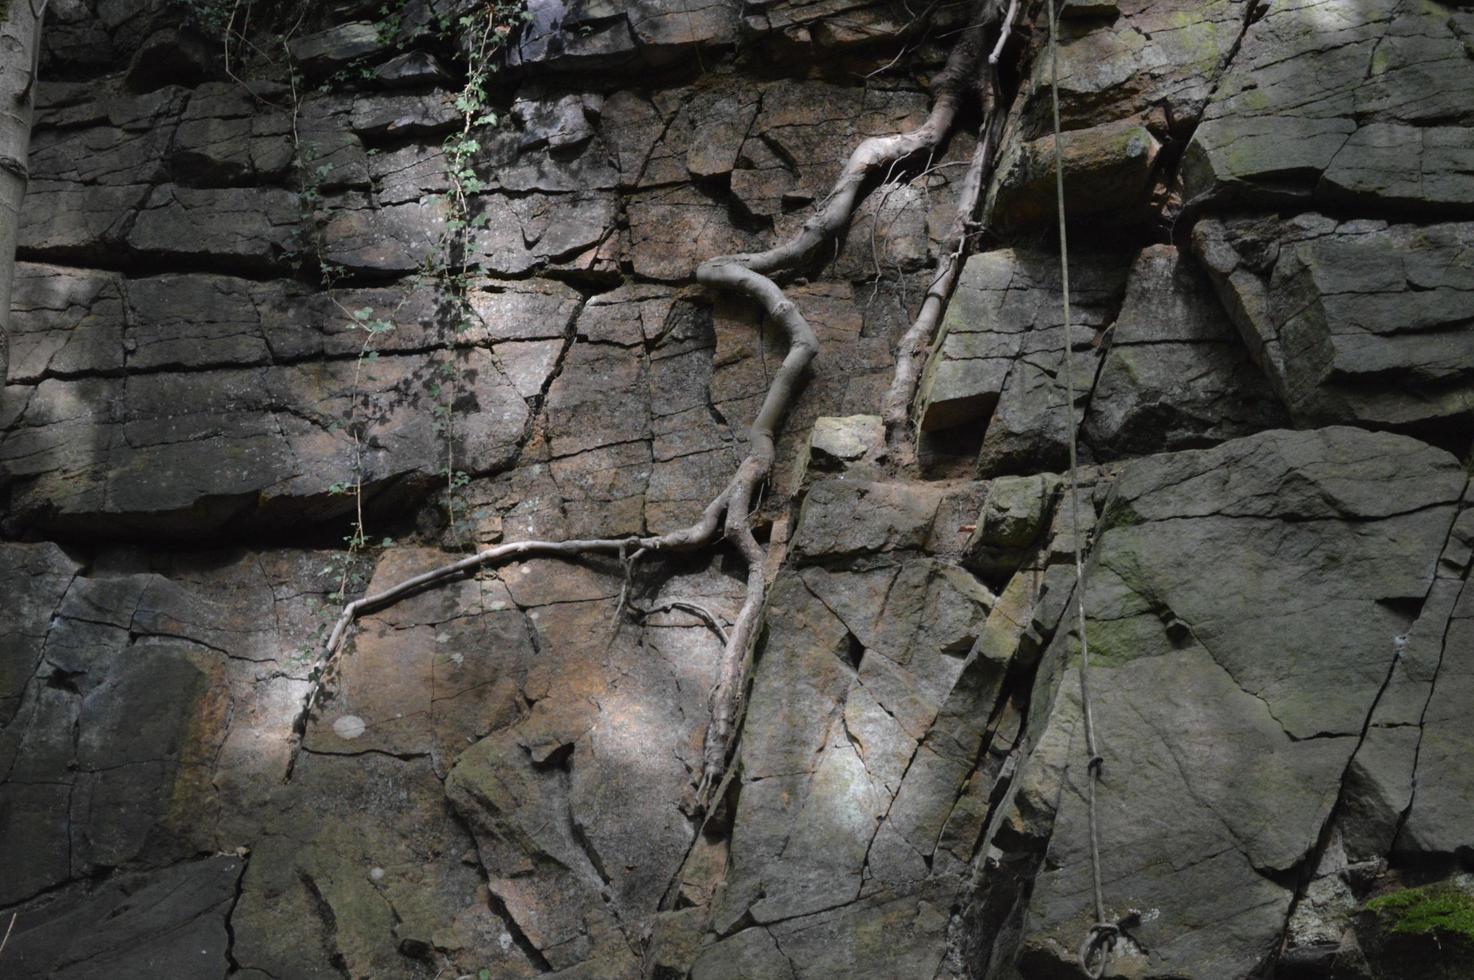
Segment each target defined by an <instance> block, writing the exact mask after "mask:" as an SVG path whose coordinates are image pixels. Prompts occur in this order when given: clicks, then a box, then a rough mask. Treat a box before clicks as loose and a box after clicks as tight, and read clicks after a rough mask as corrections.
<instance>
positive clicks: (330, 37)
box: [287, 20, 386, 75]
mask: <svg viewBox="0 0 1474 980" xmlns="http://www.w3.org/2000/svg"><path fill="white" fill-rule="evenodd" d="M385 41H386V38H385V37H384V36H383V31H382V30H381V29H380V28H379V25H377V24H375V23H372V22H370V21H365V20H361V21H353V22H351V23H347V24H338V25H337V26H335V27H331V28H329V29H328V30H326V31H321V32H319V33H317V34H309V35H307V36H306V37H299V38H295V39H293V40H291V41H289V42H287V46H288V47H289V48H290V49H291V52H292V59H293V60H294V61H295V62H296V63H297V64H298V65H301V66H302V69H303V70H304V71H306V72H309V73H312V74H317V75H326V74H329V73H331V72H334V71H336V70H338V69H339V68H342V67H343V66H344V65H347V64H349V63H351V62H354V61H357V60H358V59H360V58H367V57H371V56H373V55H375V54H378V53H379V52H380V51H382V50H384V48H385V46H386V45H385Z"/></svg>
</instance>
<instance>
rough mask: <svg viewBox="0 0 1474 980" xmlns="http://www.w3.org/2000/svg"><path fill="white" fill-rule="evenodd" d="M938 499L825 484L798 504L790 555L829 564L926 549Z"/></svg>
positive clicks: (886, 487) (872, 486)
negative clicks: (868, 555)
mask: <svg viewBox="0 0 1474 980" xmlns="http://www.w3.org/2000/svg"><path fill="white" fill-rule="evenodd" d="M939 496H940V495H939V494H938V493H937V492H936V491H929V492H928V491H925V490H923V491H922V492H919V493H918V492H917V491H916V489H915V488H911V487H905V486H901V485H898V484H894V483H858V482H856V483H851V482H847V481H842V480H825V481H823V482H821V483H817V484H815V485H814V487H813V488H812V489H811V490H810V491H809V494H808V496H807V497H806V498H805V500H804V508H803V510H802V512H801V513H800V515H799V521H798V530H797V532H796V533H795V535H794V540H793V547H794V552H795V554H797V555H799V556H801V557H804V558H809V559H818V560H826V559H834V558H843V557H849V556H854V555H861V554H866V553H869V552H875V551H890V550H892V549H915V548H920V547H921V546H922V545H923V544H925V543H926V539H927V534H928V532H929V531H930V530H931V523H932V519H933V517H935V515H936V511H937V502H938V497H939Z"/></svg>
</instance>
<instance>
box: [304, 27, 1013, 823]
mask: <svg viewBox="0 0 1474 980" xmlns="http://www.w3.org/2000/svg"><path fill="white" fill-rule="evenodd" d="M1011 9H1012V8H1010V11H1011ZM1011 20H1012V15H1011V12H1010V14H1008V15H1004V14H1003V12H1002V2H1001V0H978V5H977V10H976V12H975V13H974V15H973V17H972V19H971V21H970V22H969V23H968V25H967V27H966V28H964V29H963V31H962V32H961V33H960V36H959V38H958V41H957V44H956V46H955V47H954V48H953V50H952V52H951V54H950V56H949V58H948V60H947V64H946V66H945V68H944V69H943V70H942V72H941V73H940V74H939V75H938V76H937V78H936V79H935V82H934V84H933V93H934V101H933V104H932V109H931V112H930V114H929V115H928V117H927V119H926V121H925V122H924V123H923V124H922V125H921V126H920V127H918V128H917V129H915V130H913V131H911V132H909V133H898V134H895V135H891V136H885V137H874V138H871V139H867V140H865V141H864V142H863V143H861V144H860V145H859V147H857V148H856V149H855V151H854V152H853V154H851V156H850V159H849V162H848V163H847V164H846V165H845V168H844V170H843V172H842V173H841V175H840V177H839V179H838V181H836V183H835V185H834V188H833V189H832V190H831V191H830V193H829V196H828V197H827V198H826V199H825V201H824V203H823V205H822V206H821V208H820V209H819V210H818V211H817V212H816V213H815V214H814V215H813V216H812V217H811V218H810V219H809V220H808V221H807V222H806V223H805V224H804V226H803V227H802V228H801V229H800V230H799V232H798V234H797V235H795V236H794V237H793V238H792V239H790V240H788V241H787V242H784V243H783V244H781V245H778V246H776V247H774V248H772V249H769V250H768V251H765V252H758V253H751V254H744V255H724V256H718V257H716V258H712V259H709V260H707V261H706V262H703V263H702V264H701V266H700V267H699V268H698V269H697V270H696V279H697V281H698V282H699V283H700V284H701V285H703V286H705V287H707V288H708V289H711V290H715V291H720V292H726V293H731V294H734V295H736V296H739V297H742V298H744V299H747V300H749V301H751V302H752V303H754V304H755V305H756V306H757V307H758V308H759V310H761V312H762V314H763V316H764V317H766V318H767V319H769V320H771V321H773V322H774V323H776V324H777V325H778V327H779V328H780V330H781V331H782V332H783V335H784V337H785V338H786V339H787V341H788V352H787V354H786V355H785V356H784V359H783V363H782V365H781V367H780V368H779V369H778V371H777V372H776V373H775V374H774V376H773V380H772V383H771V384H770V385H769V387H768V391H767V395H766V397H765V398H764V399H763V403H762V406H761V408H760V409H759V410H758V413H757V416H756V418H754V419H753V422H752V425H751V428H750V429H749V431H748V441H747V455H746V457H744V458H743V460H742V461H741V462H740V463H739V464H738V466H737V470H736V472H735V473H734V474H733V476H732V478H731V480H730V481H729V482H728V483H727V485H726V486H725V487H724V488H723V489H722V490H721V492H720V493H718V494H717V495H716V497H715V498H714V499H713V500H712V501H711V502H710V503H709V504H708V505H707V507H706V510H705V511H704V512H703V513H702V515H701V517H700V518H699V519H698V520H697V521H696V522H695V523H694V524H691V525H690V526H689V527H685V528H681V529H679V530H676V531H671V532H669V533H666V534H660V535H649V536H634V537H621V538H593V539H585V540H573V541H520V542H513V543H508V544H501V545H497V546H495V547H492V548H488V549H486V550H484V551H481V552H479V553H477V554H474V555H468V556H467V557H465V558H462V559H460V560H459V561H455V562H452V563H450V564H447V565H444V566H442V567H440V568H436V569H433V570H431V571H428V572H424V573H422V574H419V575H416V576H413V577H412V578H409V579H406V580H405V581H403V582H400V583H399V584H397V585H394V586H392V587H390V588H387V589H384V590H383V591H381V592H376V593H374V594H372V595H366V596H364V597H362V598H360V599H357V600H355V601H353V602H350V603H348V604H347V605H346V606H345V607H344V608H343V611H342V613H341V615H340V616H339V617H338V621H337V623H336V625H334V627H333V630H332V632H331V633H330V634H329V636H328V640H327V644H326V647H325V648H324V650H323V657H322V661H321V668H320V670H319V674H320V675H321V674H325V673H326V668H327V667H329V666H330V665H331V663H332V661H333V658H335V657H336V656H337V655H338V653H339V651H340V649H341V648H342V645H343V643H344V641H345V639H346V638H347V636H348V633H349V630H350V629H351V627H352V625H353V623H354V621H355V620H356V619H357V618H358V617H359V616H361V615H364V614H365V613H369V612H373V611H375V610H378V609H383V608H384V607H386V606H389V605H392V604H393V603H395V602H396V601H398V600H399V599H402V598H404V597H406V596H408V595H411V594H413V593H416V592H419V591H422V590H424V589H426V588H429V587H431V586H434V585H436V584H437V583H440V582H443V581H445V580H447V579H451V578H455V577H458V576H461V575H465V574H467V573H470V572H473V571H474V570H476V569H477V568H480V567H483V566H487V565H495V564H498V563H500V562H503V561H508V560H513V559H524V558H534V557H543V558H577V557H581V556H585V555H595V554H600V555H609V556H613V557H616V558H617V559H618V560H619V561H620V563H621V564H622V565H623V566H624V569H625V576H626V581H625V587H624V589H623V590H622V591H621V596H620V601H619V607H618V608H619V617H620V618H622V617H623V616H624V615H625V614H626V613H630V614H634V615H637V616H640V617H641V618H643V617H644V616H647V615H649V614H651V613H654V612H660V611H667V610H671V609H679V610H682V611H685V612H688V613H691V614H693V615H695V616H697V617H699V618H700V619H702V620H703V621H704V622H705V623H706V624H707V625H708V626H709V627H710V628H711V629H712V630H713V632H714V633H715V634H716V635H717V636H718V637H719V638H720V639H721V641H722V644H723V652H722V657H721V664H720V668H719V670H718V674H717V678H716V684H715V687H714V688H713V690H712V696H711V722H710V724H709V725H708V727H707V732H706V741H705V748H704V751H703V762H702V772H701V777H700V781H699V783H698V785H697V789H696V798H697V801H698V804H699V805H700V806H701V807H703V808H709V807H710V806H711V804H712V803H713V801H714V800H715V799H716V798H717V797H718V796H719V795H720V792H721V787H722V786H724V785H725V782H724V779H723V777H724V775H725V774H726V772H727V762H728V759H729V757H730V755H731V753H732V748H733V743H734V741H735V738H736V732H737V727H738V720H739V718H740V717H741V714H742V708H743V694H744V689H745V684H746V673H747V666H748V664H749V663H750V661H751V658H752V654H753V646H754V641H755V638H756V635H757V631H758V624H759V622H760V621H761V618H762V610H763V603H764V601H765V599H766V595H767V585H768V583H767V571H766V566H767V564H768V561H767V559H768V550H767V548H766V547H765V546H764V545H763V544H761V543H759V541H758V540H757V537H756V536H755V535H754V533H753V524H754V513H755V511H756V509H757V504H756V502H757V500H758V499H759V493H760V491H761V489H762V487H763V486H764V485H765V483H766V481H767V479H768V476H769V474H770V473H771V471H772V468H773V459H774V452H775V448H774V443H775V440H776V438H777V433H778V430H779V428H780V427H781V426H782V424H783V422H784V420H785V419H786V418H787V416H788V411H789V408H790V407H791V405H792V403H793V400H794V397H795V396H796V394H797V391H798V388H799V384H800V382H801V380H802V378H803V375H804V372H805V371H806V370H807V368H808V366H809V363H810V362H811V361H812V360H813V359H814V357H815V356H816V355H817V354H818V352H819V343H818V340H817V338H816V337H815V335H814V331H813V329H812V328H811V327H810V326H809V324H808V322H807V321H806V320H805V319H804V317H803V314H802V313H801V312H800V311H799V309H798V307H797V306H795V305H794V303H793V301H792V300H790V299H789V298H788V297H787V295H785V294H784V292H783V289H782V288H781V287H780V286H779V285H778V283H777V282H776V281H775V279H782V278H784V277H786V276H794V275H798V274H800V273H801V272H802V271H803V270H805V269H807V268H808V267H809V266H810V264H811V263H813V262H814V261H815V260H816V259H818V258H822V257H823V254H824V253H825V252H826V251H827V250H826V246H830V245H832V243H834V242H835V241H836V239H838V238H839V237H840V236H841V235H843V234H844V232H845V230H846V229H847V228H848V227H849V225H850V221H851V219H852V217H853V215H854V212H855V209H856V207H857V206H858V205H859V203H860V200H861V199H862V193H863V192H865V191H867V190H868V189H869V188H871V187H873V186H874V184H875V183H876V178H877V177H880V176H882V175H884V174H885V173H887V172H888V171H889V170H891V169H892V168H894V167H897V166H900V165H903V164H906V163H908V162H910V161H914V160H918V159H926V158H928V157H930V156H931V155H932V154H934V153H935V152H936V151H937V150H938V148H939V147H940V146H941V144H942V143H943V141H944V140H945V139H946V138H947V136H948V134H949V133H950V131H951V129H952V126H953V124H954V122H955V120H956V118H957V114H958V112H959V110H960V109H961V108H962V106H963V104H964V100H965V99H966V98H967V96H968V95H969V94H970V93H972V92H980V93H981V94H982V97H983V100H984V109H985V113H984V117H985V122H984V132H983V133H981V134H980V135H979V148H978V153H977V154H976V155H975V156H974V159H973V161H972V163H971V165H970V166H969V170H968V178H967V182H966V183H965V185H964V193H963V202H962V205H961V207H960V208H959V212H958V220H957V223H956V224H955V225H954V228H953V236H952V238H951V239H949V242H948V246H947V248H946V254H945V255H944V256H943V258H942V259H941V260H940V261H939V263H938V269H939V273H938V276H937V277H936V279H935V281H934V283H933V287H932V289H931V290H930V291H929V292H928V295H927V298H926V305H925V306H924V308H923V311H922V317H921V318H919V319H918V323H920V322H921V320H924V319H927V318H928V317H929V322H930V326H929V327H927V328H926V329H925V330H923V331H921V332H920V333H918V328H917V327H913V328H912V330H911V331H910V332H908V334H907V339H906V340H905V341H903V345H902V354H903V355H906V354H907V352H908V351H910V350H911V349H912V347H914V348H915V349H916V350H924V348H925V346H926V344H928V343H929V340H930V334H931V332H932V331H934V329H935V323H936V321H937V320H938V319H939V317H940V313H941V307H942V306H943V305H944V304H945V301H946V297H947V294H948V293H950V291H951V285H952V283H953V282H955V279H956V275H957V267H958V266H959V265H960V263H961V258H962V255H963V252H964V248H965V241H966V239H967V236H968V235H969V234H970V233H971V230H972V227H973V226H972V214H973V212H974V211H975V210H976V204H977V198H978V196H979V188H980V187H981V184H982V180H983V177H982V175H983V172H984V170H985V168H986V167H987V166H988V162H989V161H990V160H991V159H992V155H993V148H994V146H995V145H996V142H997V128H998V127H997V126H996V124H995V117H996V116H997V115H998V114H997V112H996V106H997V102H998V100H997V98H996V90H997V84H996V67H993V68H990V69H989V70H988V74H989V76H990V77H991V78H992V79H993V85H992V86H991V87H989V86H987V85H986V84H985V82H984V79H983V77H982V76H983V70H982V65H983V63H984V58H983V51H984V47H985V39H987V38H989V37H992V38H994V39H997V42H998V43H997V49H996V50H1001V47H1002V37H1003V36H1004V35H1006V32H1007V30H1008V24H1009V23H1011ZM991 63H992V64H993V65H994V66H996V55H995V57H994V58H993V59H991ZM913 334H916V338H913V336H912V335H913ZM908 344H909V345H910V346H908ZM902 359H903V360H905V359H906V358H905V357H904V356H903V358H902ZM908 363H909V362H908ZM902 370H903V367H902V365H901V364H898V371H897V374H898V379H897V385H898V386H899V385H901V384H902V381H901V379H900V377H899V375H900V374H901V373H902ZM904 370H905V371H906V372H908V373H907V378H908V379H909V380H907V381H906V382H905V384H906V385H907V386H908V387H907V389H906V393H905V394H904V395H903V396H902V397H901V401H900V404H901V406H902V408H901V412H902V414H903V417H904V413H905V410H906V408H905V406H906V404H907V403H908V402H909V400H910V394H909V392H910V390H911V389H912V388H914V373H915V367H914V365H910V366H908V367H905V368H904ZM893 390H894V389H893ZM888 418H889V417H888ZM720 540H725V541H726V542H728V543H730V545H731V546H732V547H733V548H734V549H735V550H736V551H737V552H738V553H739V554H740V555H741V556H742V558H743V559H744V560H745V561H746V563H747V584H746V591H745V595H744V599H743V603H742V607H741V609H740V610H739V612H738V613H737V616H736V619H735V620H734V621H733V622H732V623H731V625H730V626H727V625H724V624H723V622H722V621H721V620H720V619H719V618H718V617H717V616H716V615H715V614H713V613H712V612H711V611H710V610H708V609H706V608H705V607H702V606H700V605H698V604H696V603H692V602H687V601H684V600H670V601H667V602H664V603H661V604H657V605H655V606H653V607H650V608H641V607H639V606H637V605H635V604H634V603H633V601H632V600H631V599H630V592H631V587H630V584H631V577H632V575H633V568H634V565H635V563H637V562H638V561H640V560H641V559H642V558H647V557H652V556H657V555H661V554H665V553H678V552H688V551H692V550H695V549H698V548H703V547H708V546H711V545H714V544H716V543H718V542H719V541H720ZM616 628H617V623H616ZM321 683H322V682H321V681H320V680H319V682H318V685H319V686H316V687H314V689H313V691H312V692H311V694H310V695H309V696H308V700H307V703H306V709H307V711H310V710H311V709H312V707H313V705H314V703H315V701H316V698H317V696H318V694H319V692H320V689H321V688H320V685H321Z"/></svg>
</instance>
